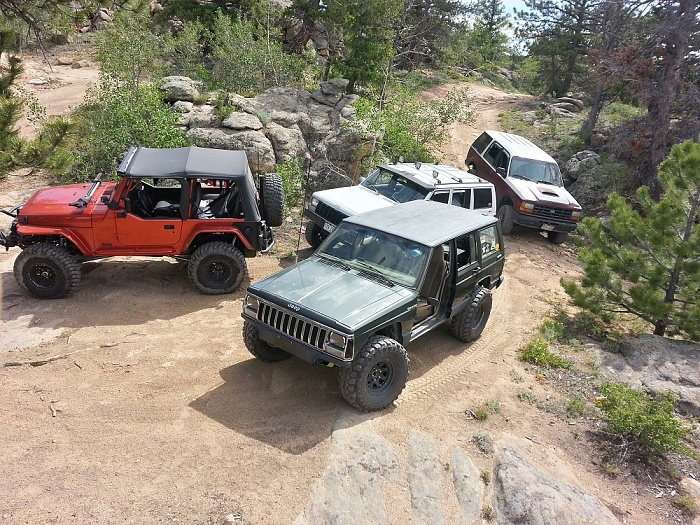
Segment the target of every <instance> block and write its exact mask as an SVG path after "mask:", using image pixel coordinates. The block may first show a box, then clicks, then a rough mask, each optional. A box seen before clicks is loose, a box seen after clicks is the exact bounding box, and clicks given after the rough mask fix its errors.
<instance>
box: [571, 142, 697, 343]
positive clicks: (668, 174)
mask: <svg viewBox="0 0 700 525" xmlns="http://www.w3.org/2000/svg"><path fill="white" fill-rule="evenodd" d="M659 180H660V181H661V186H662V188H663V194H662V197H661V199H660V200H659V201H658V202H657V201H655V200H654V199H652V197H651V194H650V192H649V189H648V188H647V187H646V186H643V187H641V188H639V190H637V193H636V203H635V206H634V207H633V206H632V205H631V204H630V203H628V202H626V201H625V199H624V198H623V197H622V196H620V195H618V194H612V195H611V196H610V199H609V201H608V206H609V208H610V211H611V216H610V219H609V221H605V222H604V221H600V220H597V219H594V218H591V217H589V218H586V219H585V220H584V221H583V223H582V225H581V232H582V233H583V236H584V239H585V243H586V245H585V247H584V248H582V249H581V250H580V252H579V258H580V260H581V262H582V263H583V272H584V275H583V279H582V280H581V283H580V284H578V283H576V282H574V281H566V280H562V285H563V286H564V289H565V291H566V293H567V294H568V295H569V296H570V297H571V298H572V300H573V303H574V304H575V305H576V306H579V307H580V308H583V309H584V310H587V311H589V312H591V313H593V314H594V315H596V316H598V317H600V318H601V319H603V320H604V321H608V320H610V319H611V318H612V315H614V314H615V313H621V314H631V315H633V316H636V317H638V318H640V319H643V320H644V321H646V322H648V323H650V324H652V325H653V326H654V334H656V335H661V336H663V335H666V334H668V335H680V336H683V337H686V338H689V339H692V340H694V341H698V340H700V294H699V292H700V144H698V143H696V142H691V141H686V142H684V143H682V144H679V145H676V146H674V147H673V149H672V150H671V154H670V155H669V156H668V157H667V158H666V160H665V161H664V162H663V163H662V164H661V166H660V168H659Z"/></svg>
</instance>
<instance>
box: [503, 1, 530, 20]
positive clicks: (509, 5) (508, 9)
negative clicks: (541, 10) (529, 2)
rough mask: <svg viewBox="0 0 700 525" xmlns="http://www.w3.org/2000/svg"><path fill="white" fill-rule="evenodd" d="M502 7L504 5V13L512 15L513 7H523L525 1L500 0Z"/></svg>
mask: <svg viewBox="0 0 700 525" xmlns="http://www.w3.org/2000/svg"><path fill="white" fill-rule="evenodd" d="M501 2H502V3H503V7H505V10H506V13H508V15H510V16H511V17H512V16H513V8H515V9H518V10H521V9H524V8H525V2H523V1H522V0H501Z"/></svg>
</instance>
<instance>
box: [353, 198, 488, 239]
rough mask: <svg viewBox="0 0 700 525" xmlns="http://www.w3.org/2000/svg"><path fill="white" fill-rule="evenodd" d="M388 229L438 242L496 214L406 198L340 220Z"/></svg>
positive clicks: (467, 229) (399, 233) (480, 225)
mask: <svg viewBox="0 0 700 525" xmlns="http://www.w3.org/2000/svg"><path fill="white" fill-rule="evenodd" d="M343 222H344V223H350V224H357V225H358V226H365V227H368V228H372V229H374V230H379V231H382V232H386V233H390V234H392V235H396V236H397V237H402V238H404V239H408V240H410V241H415V242H417V243H419V244H423V245H425V246H431V247H432V246H438V245H440V244H443V243H444V242H447V241H449V240H450V239H453V238H455V237H459V236H460V235H463V234H465V233H468V232H471V231H474V230H478V229H480V228H483V227H484V226H488V225H490V224H495V223H497V222H498V219H496V217H491V216H488V215H482V214H481V213H479V212H476V211H473V210H467V209H465V208H459V207H457V206H452V205H450V204H443V203H440V202H435V201H410V202H404V203H402V204H396V205H394V206H388V207H386V208H379V209H377V210H372V211H368V212H366V213H361V214H359V215H355V216H353V217H348V218H347V219H344V220H343Z"/></svg>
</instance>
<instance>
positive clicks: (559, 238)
mask: <svg viewBox="0 0 700 525" xmlns="http://www.w3.org/2000/svg"><path fill="white" fill-rule="evenodd" d="M568 238H569V234H568V233H567V232H547V239H548V240H549V242H551V243H552V244H562V243H564V242H566V240H567V239H568Z"/></svg>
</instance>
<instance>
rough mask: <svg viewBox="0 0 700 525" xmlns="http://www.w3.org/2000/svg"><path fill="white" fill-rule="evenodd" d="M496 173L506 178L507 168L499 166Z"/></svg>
mask: <svg viewBox="0 0 700 525" xmlns="http://www.w3.org/2000/svg"><path fill="white" fill-rule="evenodd" d="M496 173H498V174H499V175H500V176H501V177H503V178H504V179H505V178H506V169H505V168H503V167H501V166H499V167H498V168H496Z"/></svg>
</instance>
